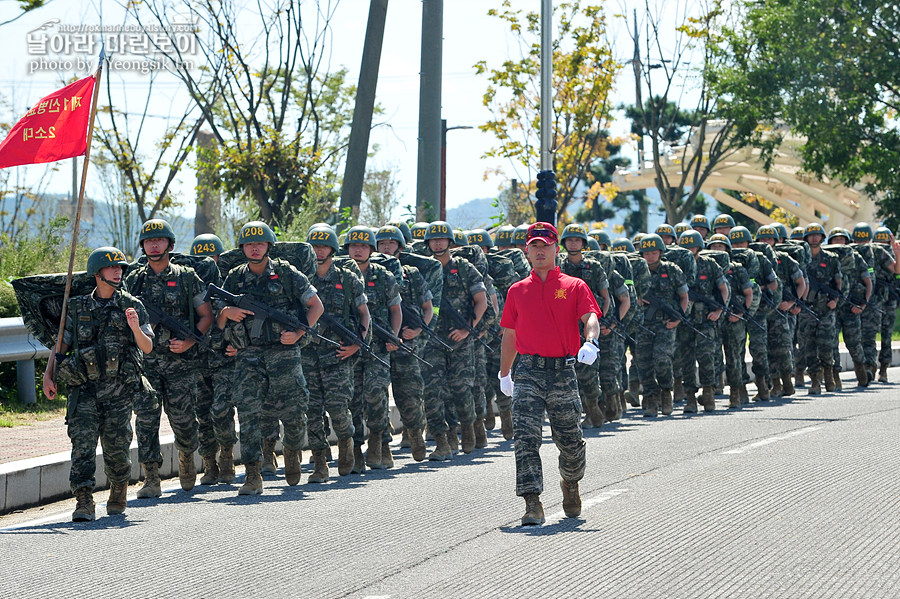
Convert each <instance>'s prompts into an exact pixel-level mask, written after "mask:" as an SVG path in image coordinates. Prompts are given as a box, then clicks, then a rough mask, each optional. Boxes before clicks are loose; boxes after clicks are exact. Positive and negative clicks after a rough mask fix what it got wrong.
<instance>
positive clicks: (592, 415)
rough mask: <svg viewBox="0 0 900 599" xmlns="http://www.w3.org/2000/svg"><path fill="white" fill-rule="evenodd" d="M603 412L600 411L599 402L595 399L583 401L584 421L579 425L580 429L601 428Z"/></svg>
mask: <svg viewBox="0 0 900 599" xmlns="http://www.w3.org/2000/svg"><path fill="white" fill-rule="evenodd" d="M603 420H604V416H603V411H602V410H601V409H600V402H599V401H598V400H597V399H594V398H589V399H587V398H586V399H585V400H584V420H583V421H582V423H581V427H582V428H600V427H601V426H603Z"/></svg>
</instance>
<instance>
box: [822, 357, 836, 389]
mask: <svg viewBox="0 0 900 599" xmlns="http://www.w3.org/2000/svg"><path fill="white" fill-rule="evenodd" d="M822 375H823V376H824V378H825V391H826V392H828V393H831V392H832V391H834V369H833V367H831V366H829V365H828V364H826V365H825V367H824V368H823V369H822Z"/></svg>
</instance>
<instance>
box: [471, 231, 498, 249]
mask: <svg viewBox="0 0 900 599" xmlns="http://www.w3.org/2000/svg"><path fill="white" fill-rule="evenodd" d="M466 241H467V242H468V245H477V246H478V247H483V248H492V247H494V240H493V239H491V236H490V234H489V233H488V232H487V231H485V230H484V229H473V230H472V231H470V232H469V234H468V235H466Z"/></svg>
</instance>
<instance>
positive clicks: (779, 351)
mask: <svg viewBox="0 0 900 599" xmlns="http://www.w3.org/2000/svg"><path fill="white" fill-rule="evenodd" d="M778 314H779V313H777V312H775V311H773V312H770V313H769V315H768V316H767V317H766V321H767V323H766V330H767V332H768V335H767V339H768V341H769V343H768V345H769V373H770V374H771V376H772V377H773V378H775V377H779V378H780V377H782V376H784V375H785V374H790V373H792V372H793V371H794V359H793V349H794V343H793V339H794V334H793V328H792V326H791V319H792V317H793V314H787V315H785V316H779V315H778Z"/></svg>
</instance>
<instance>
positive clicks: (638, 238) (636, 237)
mask: <svg viewBox="0 0 900 599" xmlns="http://www.w3.org/2000/svg"><path fill="white" fill-rule="evenodd" d="M645 235H647V234H646V233H635V234H634V237H632V238H631V243H633V244H635V246H637V244H638V243H640V241H641V239H643V238H644V236H645Z"/></svg>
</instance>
